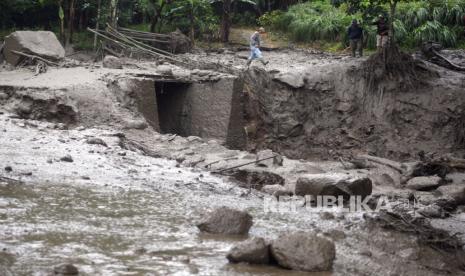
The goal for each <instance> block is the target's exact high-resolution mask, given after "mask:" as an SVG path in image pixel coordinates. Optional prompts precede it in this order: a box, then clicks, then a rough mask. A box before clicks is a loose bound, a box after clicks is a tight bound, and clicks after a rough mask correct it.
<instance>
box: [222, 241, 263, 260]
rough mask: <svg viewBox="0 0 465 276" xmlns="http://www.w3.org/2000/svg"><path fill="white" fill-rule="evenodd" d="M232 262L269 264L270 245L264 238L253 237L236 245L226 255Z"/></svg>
mask: <svg viewBox="0 0 465 276" xmlns="http://www.w3.org/2000/svg"><path fill="white" fill-rule="evenodd" d="M226 258H227V259H228V260H229V261H230V262H231V263H241V262H245V263H250V264H268V263H270V252H269V246H268V244H266V242H265V240H264V239H263V238H252V239H250V240H246V241H244V242H241V243H239V244H238V245H236V246H234V247H233V248H232V249H231V250H230V251H229V253H228V255H226Z"/></svg>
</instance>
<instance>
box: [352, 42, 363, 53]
mask: <svg viewBox="0 0 465 276" xmlns="http://www.w3.org/2000/svg"><path fill="white" fill-rule="evenodd" d="M350 49H351V50H352V56H353V57H355V53H356V52H358V54H359V55H360V56H363V45H362V40H361V39H351V40H350Z"/></svg>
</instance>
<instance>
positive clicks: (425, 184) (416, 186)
mask: <svg viewBox="0 0 465 276" xmlns="http://www.w3.org/2000/svg"><path fill="white" fill-rule="evenodd" d="M441 183H442V179H441V178H440V177H439V176H436V175H433V176H418V177H414V178H412V179H410V180H409V181H407V184H405V187H406V188H408V189H412V190H417V191H428V190H433V189H436V188H437V187H439V186H440V185H441Z"/></svg>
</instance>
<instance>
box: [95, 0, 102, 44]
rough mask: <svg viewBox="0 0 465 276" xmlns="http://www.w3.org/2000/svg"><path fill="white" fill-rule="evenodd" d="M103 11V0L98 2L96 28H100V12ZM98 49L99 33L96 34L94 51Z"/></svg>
mask: <svg viewBox="0 0 465 276" xmlns="http://www.w3.org/2000/svg"><path fill="white" fill-rule="evenodd" d="M101 13H102V0H98V2H97V20H96V22H95V30H96V31H97V32H98V30H99V22H100V14H101ZM96 49H97V34H95V35H94V51H95V50H96Z"/></svg>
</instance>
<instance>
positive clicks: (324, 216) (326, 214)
mask: <svg viewBox="0 0 465 276" xmlns="http://www.w3.org/2000/svg"><path fill="white" fill-rule="evenodd" d="M320 218H321V219H322V220H332V219H335V218H336V217H335V216H334V215H333V214H332V213H330V212H321V213H320Z"/></svg>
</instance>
